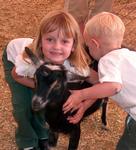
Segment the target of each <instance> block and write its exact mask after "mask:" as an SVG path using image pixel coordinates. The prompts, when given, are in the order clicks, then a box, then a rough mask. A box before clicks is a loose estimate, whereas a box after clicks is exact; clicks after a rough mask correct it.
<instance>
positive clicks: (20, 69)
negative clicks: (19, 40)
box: [15, 54, 36, 78]
mask: <svg viewBox="0 0 136 150" xmlns="http://www.w3.org/2000/svg"><path fill="white" fill-rule="evenodd" d="M15 66H16V73H17V74H18V75H20V76H24V77H30V78H33V77H34V73H35V71H36V67H35V66H34V65H33V64H32V62H31V60H30V59H28V58H25V59H24V58H23V57H22V55H21V54H20V55H18V56H17V57H16V60H15Z"/></svg>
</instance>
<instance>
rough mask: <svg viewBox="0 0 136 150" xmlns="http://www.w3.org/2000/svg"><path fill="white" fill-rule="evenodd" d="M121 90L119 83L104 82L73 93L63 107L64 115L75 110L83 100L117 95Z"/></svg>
mask: <svg viewBox="0 0 136 150" xmlns="http://www.w3.org/2000/svg"><path fill="white" fill-rule="evenodd" d="M121 88H122V85H121V83H117V82H104V83H98V84H95V85H94V86H92V87H89V88H85V89H82V90H76V91H73V92H72V94H71V95H70V97H69V98H68V100H67V101H66V103H65V104H64V106H63V111H64V113H66V112H68V111H70V110H72V111H73V110H75V109H76V108H77V106H78V105H79V104H80V103H81V102H82V101H85V100H89V99H90V100H93V99H98V98H104V97H109V96H112V95H115V94H117V93H118V92H119V91H120V90H121Z"/></svg>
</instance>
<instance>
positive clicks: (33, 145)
mask: <svg viewBox="0 0 136 150" xmlns="http://www.w3.org/2000/svg"><path fill="white" fill-rule="evenodd" d="M80 39H81V35H80V29H79V26H78V24H77V22H76V21H75V19H74V18H73V17H72V16H71V15H70V14H68V13H66V12H63V11H54V12H51V13H49V14H47V15H46V16H45V17H44V18H43V20H42V21H41V24H40V27H39V30H38V34H37V36H36V38H35V39H34V40H33V39H31V38H20V39H15V40H12V41H11V42H10V43H9V44H8V45H7V47H6V49H5V51H4V54H3V63H4V69H5V78H6V81H7V83H8V84H9V87H10V89H11V93H12V104H13V115H14V117H15V120H16V122H17V124H18V127H17V130H16V143H17V145H18V147H19V149H26V148H27V150H28V149H37V148H38V147H40V149H41V150H45V149H48V148H47V139H48V131H47V129H46V128H44V123H45V122H44V121H43V119H42V116H41V115H40V114H34V113H33V112H32V110H31V98H32V95H33V90H32V89H33V88H34V78H33V76H34V73H35V67H34V66H33V64H32V63H31V61H30V60H29V58H28V57H27V55H26V54H25V52H24V48H25V47H26V46H28V47H29V48H30V49H31V50H32V51H33V52H34V53H35V54H36V55H37V56H38V57H39V58H40V59H41V61H43V62H44V61H50V62H52V63H54V64H64V65H65V66H66V68H67V69H72V71H73V70H74V71H78V72H79V73H80V74H81V75H84V76H88V75H89V73H90V69H89V67H88V56H87V55H86V54H85V52H84V50H83V48H82V43H81V40H80ZM38 141H39V145H38Z"/></svg>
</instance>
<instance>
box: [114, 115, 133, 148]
mask: <svg viewBox="0 0 136 150" xmlns="http://www.w3.org/2000/svg"><path fill="white" fill-rule="evenodd" d="M116 150H136V121H135V120H134V119H132V118H131V117H130V116H128V117H127V118H126V122H125V129H124V133H123V135H122V137H121V138H120V140H119V142H118V144H117V148H116Z"/></svg>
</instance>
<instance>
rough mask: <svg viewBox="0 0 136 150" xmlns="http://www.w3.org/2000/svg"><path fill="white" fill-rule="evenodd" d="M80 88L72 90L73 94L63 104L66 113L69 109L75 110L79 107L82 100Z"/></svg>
mask: <svg viewBox="0 0 136 150" xmlns="http://www.w3.org/2000/svg"><path fill="white" fill-rule="evenodd" d="M80 93H81V92H80V90H72V91H71V95H70V96H69V98H68V99H67V101H66V102H65V104H64V105H63V111H64V114H65V113H67V112H68V111H72V112H73V111H74V110H76V109H77V108H78V106H79V104H80V103H81V102H82V99H81V94H80Z"/></svg>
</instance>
